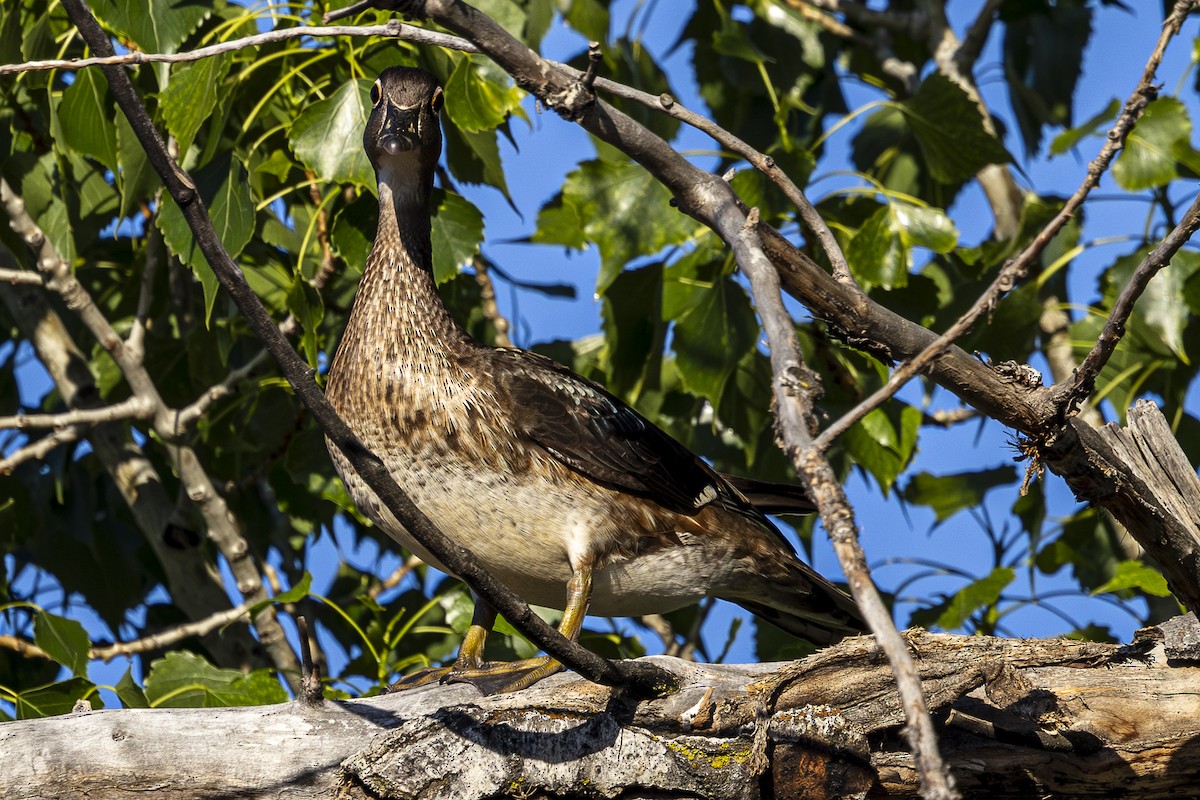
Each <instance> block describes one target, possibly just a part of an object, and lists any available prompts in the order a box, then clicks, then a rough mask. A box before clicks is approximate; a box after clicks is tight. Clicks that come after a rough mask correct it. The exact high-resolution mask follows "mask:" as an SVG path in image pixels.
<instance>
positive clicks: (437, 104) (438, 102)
mask: <svg viewBox="0 0 1200 800" xmlns="http://www.w3.org/2000/svg"><path fill="white" fill-rule="evenodd" d="M445 102H446V93H445V92H443V91H442V87H440V86H439V87H437V88H436V89H434V90H433V97H431V98H430V99H429V107H430V108H432V109H433V113H435V114H436V113H438V112H439V111H441V110H442V105H443V104H444V103H445Z"/></svg>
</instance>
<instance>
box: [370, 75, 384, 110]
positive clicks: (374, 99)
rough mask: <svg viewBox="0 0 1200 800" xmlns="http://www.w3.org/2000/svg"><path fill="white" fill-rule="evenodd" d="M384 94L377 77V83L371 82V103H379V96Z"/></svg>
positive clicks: (375, 104)
mask: <svg viewBox="0 0 1200 800" xmlns="http://www.w3.org/2000/svg"><path fill="white" fill-rule="evenodd" d="M382 96H383V92H382V91H380V89H379V80H378V79H376V81H375V83H373V84H371V105H372V106H377V105H379V98H380V97H382Z"/></svg>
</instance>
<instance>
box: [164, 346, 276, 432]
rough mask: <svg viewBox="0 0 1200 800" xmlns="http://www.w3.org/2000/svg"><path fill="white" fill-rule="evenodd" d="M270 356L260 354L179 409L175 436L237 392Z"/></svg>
mask: <svg viewBox="0 0 1200 800" xmlns="http://www.w3.org/2000/svg"><path fill="white" fill-rule="evenodd" d="M270 356H271V354H270V353H268V352H267V351H266V350H263V351H261V352H259V353H258V355H256V356H254V358H252V359H250V360H249V361H247V362H246V363H245V364H243V365H242V366H240V367H238V368H237V369H235V370H232V371H231V372H230V373H229V374H228V375H226V376H225V380H223V381H221V382H220V383H218V384H217V385H215V386H213V387H211V388H210V389H208V391H206V392H205V393H204V394H202V395H200V397H198V398H196V400H195V401H193V402H192V403H191V405H188V406H184V407H183V408H181V409H179V410H178V411H177V412H176V413H175V420H174V426H173V430H172V433H173V435H174V436H182V435H183V434H184V432H185V431H187V430H188V429H190V428H191V427H192V425H194V424H196V421H197V420H198V419H200V418H201V417H203V416H204V415H205V414H207V413H208V410H209V409H210V408H212V407H213V404H214V403H216V402H217V401H218V400H221V399H223V398H226V397H228V396H229V395H231V394H233V393H234V392H235V391H236V390H237V385H238V384H239V383H241V382H242V381H244V380H246V379H247V378H249V377H250V376H251V375H253V374H254V373H255V372H256V371H257V370H258V369H260V368H261V367H262V365H263V364H265V363H266V361H267V359H268V358H270Z"/></svg>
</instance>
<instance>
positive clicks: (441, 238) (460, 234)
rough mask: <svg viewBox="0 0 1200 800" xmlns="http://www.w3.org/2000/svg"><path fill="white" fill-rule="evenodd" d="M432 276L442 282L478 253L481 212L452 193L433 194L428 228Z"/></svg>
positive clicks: (481, 224) (481, 228) (455, 273)
mask: <svg viewBox="0 0 1200 800" xmlns="http://www.w3.org/2000/svg"><path fill="white" fill-rule="evenodd" d="M430 236H431V240H432V244H433V279H434V280H435V281H437V282H438V283H445V282H446V281H448V280H450V279H451V278H453V277H454V276H455V275H457V274H458V272H459V270H460V269H462V267H463V266H465V265H466V264H469V263H471V260H472V259H473V258H474V257H475V256H476V255H478V253H479V245H480V244H481V243H482V242H483V215H482V214H480V213H479V209H478V208H476V207H475V206H474V204H472V203H471V201H469V200H466V199H465V198H463V197H461V196H460V195H457V194H455V193H454V192H445V191H439V192H436V193H435V196H434V206H433V220H432V231H431V232H430Z"/></svg>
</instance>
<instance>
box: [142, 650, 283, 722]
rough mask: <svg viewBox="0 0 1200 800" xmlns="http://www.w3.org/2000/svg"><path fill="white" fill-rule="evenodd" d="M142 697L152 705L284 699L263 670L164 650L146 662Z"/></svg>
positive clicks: (216, 704) (202, 705)
mask: <svg viewBox="0 0 1200 800" xmlns="http://www.w3.org/2000/svg"><path fill="white" fill-rule="evenodd" d="M145 690H146V700H147V701H148V702H149V703H150V705H151V706H153V707H155V708H222V707H225V706H257V705H267V704H271V703H283V702H286V701H287V693H286V692H285V691H284V690H283V687H282V686H280V685H279V681H278V680H277V679H276V678H275V677H273V676H272V675H271V673H270V672H269V671H267V670H256V671H254V672H250V673H244V672H241V671H240V670H236V669H219V668H217V667H214V666H213V665H212V664H210V663H208V662H207V661H205V660H204V659H203V658H201V657H200V656H198V655H196V654H195V653H189V652H186V651H179V652H172V653H168V654H167V655H166V657H165V658H160V659H157V660H156V661H154V662H152V663H151V664H150V674H149V675H147V676H146V687H145Z"/></svg>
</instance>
